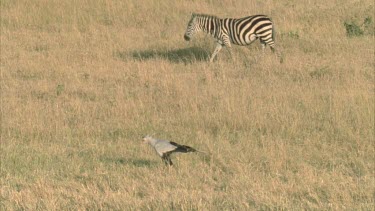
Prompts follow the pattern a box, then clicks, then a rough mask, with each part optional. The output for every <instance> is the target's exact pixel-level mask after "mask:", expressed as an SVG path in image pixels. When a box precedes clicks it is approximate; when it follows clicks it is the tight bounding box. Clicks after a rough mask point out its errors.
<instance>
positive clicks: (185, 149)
mask: <svg viewBox="0 0 375 211" xmlns="http://www.w3.org/2000/svg"><path fill="white" fill-rule="evenodd" d="M176 152H183V153H187V152H199V153H202V154H207V153H206V152H203V151H200V150H197V149H194V148H193V147H189V146H186V145H180V146H179V147H177V149H176Z"/></svg>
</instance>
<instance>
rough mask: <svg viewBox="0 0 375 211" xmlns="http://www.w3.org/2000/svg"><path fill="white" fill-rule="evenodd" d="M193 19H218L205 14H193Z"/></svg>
mask: <svg viewBox="0 0 375 211" xmlns="http://www.w3.org/2000/svg"><path fill="white" fill-rule="evenodd" d="M193 17H197V18H217V19H219V17H217V16H215V15H207V14H201V13H198V14H197V13H193Z"/></svg>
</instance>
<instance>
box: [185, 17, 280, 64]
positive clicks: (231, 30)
mask: <svg viewBox="0 0 375 211" xmlns="http://www.w3.org/2000/svg"><path fill="white" fill-rule="evenodd" d="M200 31H203V32H206V33H208V34H210V35H212V36H213V37H214V38H215V39H216V40H217V45H216V48H215V51H214V52H213V53H212V55H211V58H210V62H212V61H213V59H214V58H215V56H216V55H217V53H219V51H220V50H221V48H222V47H224V46H226V47H228V48H231V44H235V45H240V46H244V45H250V44H251V43H252V42H253V41H254V40H257V39H259V40H260V43H261V44H262V48H263V49H265V47H266V45H269V46H270V48H271V50H272V51H273V52H275V50H276V49H275V39H274V25H273V22H272V20H271V19H270V18H269V17H267V16H265V15H254V16H248V17H244V18H223V19H221V18H218V17H216V16H211V15H205V14H194V13H193V14H192V16H191V19H190V21H189V23H188V26H187V29H186V32H185V35H184V38H185V40H187V41H189V40H190V39H191V37H193V36H194V34H196V33H197V32H200ZM276 53H277V55H278V57H279V58H280V62H282V57H281V55H280V53H278V52H276Z"/></svg>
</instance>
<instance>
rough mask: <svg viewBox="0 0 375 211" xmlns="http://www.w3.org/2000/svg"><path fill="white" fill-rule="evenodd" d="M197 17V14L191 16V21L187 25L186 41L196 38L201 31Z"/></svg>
mask: <svg viewBox="0 0 375 211" xmlns="http://www.w3.org/2000/svg"><path fill="white" fill-rule="evenodd" d="M196 16H197V15H196V14H195V13H193V14H192V15H191V18H190V21H189V23H188V25H187V28H186V31H185V34H184V39H185V40H186V41H189V40H190V39H191V38H192V37H193V36H194V34H196V33H197V32H199V31H200V28H199V24H197V19H196Z"/></svg>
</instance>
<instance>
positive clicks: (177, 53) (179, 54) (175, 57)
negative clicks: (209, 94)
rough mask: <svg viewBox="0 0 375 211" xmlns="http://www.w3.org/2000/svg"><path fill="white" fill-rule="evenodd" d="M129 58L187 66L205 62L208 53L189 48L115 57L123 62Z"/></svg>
mask: <svg viewBox="0 0 375 211" xmlns="http://www.w3.org/2000/svg"><path fill="white" fill-rule="evenodd" d="M129 56H130V57H131V58H133V59H135V60H139V61H144V60H152V59H165V60H168V61H170V62H173V63H185V64H189V63H193V62H197V61H207V60H208V59H209V52H208V51H206V50H203V48H200V47H189V48H182V49H176V50H144V51H133V52H130V53H125V52H118V53H117V57H119V58H121V59H123V60H125V59H126V57H129Z"/></svg>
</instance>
